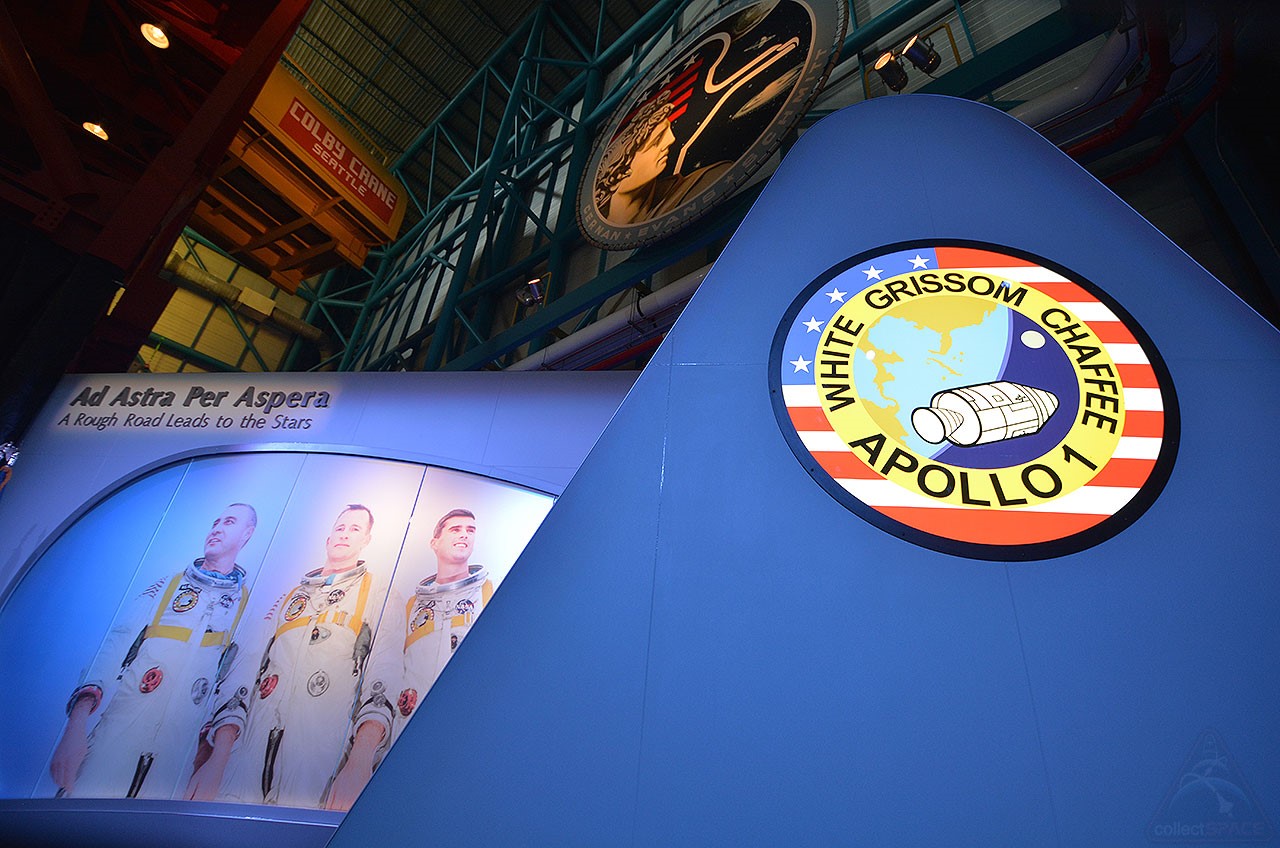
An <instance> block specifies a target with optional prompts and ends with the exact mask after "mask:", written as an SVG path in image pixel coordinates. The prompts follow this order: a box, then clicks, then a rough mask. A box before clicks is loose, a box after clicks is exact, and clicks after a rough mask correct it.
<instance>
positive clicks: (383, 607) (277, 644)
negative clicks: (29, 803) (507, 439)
mask: <svg viewBox="0 0 1280 848" xmlns="http://www.w3.org/2000/svg"><path fill="white" fill-rule="evenodd" d="M552 502H553V498H552V497H551V496H549V495H546V494H543V493H541V492H537V491H533V490H529V489H525V488H521V487H519V486H514V485H510V484H507V483H503V482H500V481H497V480H493V479H490V478H487V477H483V476H480V475H476V474H470V473H466V472H461V471H455V470H450V469H444V468H438V467H431V466H424V465H421V464H417V463H411V462H401V461H394V460H384V459H370V458H365V457H357V456H344V455H331V454H303V453H274V452H267V453H244V454H233V455H220V456H211V457H206V458H199V459H194V460H190V461H186V462H182V463H179V464H176V465H172V466H168V467H166V468H163V469H160V470H158V471H155V472H152V473H151V474H148V475H146V476H144V477H142V478H140V479H138V480H135V481H133V482H132V483H130V484H129V485H127V486H124V487H122V488H121V489H119V490H118V491H116V492H115V493H113V494H112V495H111V496H110V497H108V498H106V499H105V500H103V501H102V502H101V503H99V504H98V505H96V506H95V507H94V508H93V509H91V510H90V511H88V512H87V513H86V514H84V515H83V516H82V517H81V518H80V519H79V520H78V521H77V522H76V523H75V524H74V525H72V526H71V527H70V528H68V529H67V530H66V531H65V532H64V533H63V534H62V535H61V536H60V537H59V538H58V539H57V540H56V541H55V542H54V543H53V544H52V545H51V546H50V547H49V548H48V549H47V550H46V551H45V553H44V554H43V555H42V556H41V558H40V559H39V560H38V561H37V562H36V563H34V565H33V566H32V568H31V569H30V571H29V572H28V573H27V576H26V577H25V578H24V580H23V582H22V584H21V585H20V586H19V587H18V589H17V591H15V593H14V595H13V596H12V597H11V598H10V600H9V603H8V604H7V605H6V606H7V609H6V619H7V622H6V624H7V627H9V628H15V629H16V630H18V631H19V632H35V631H36V630H40V631H42V632H48V633H49V638H50V639H52V640H54V642H53V643H52V644H51V647H50V648H49V649H48V651H49V654H48V658H49V659H53V658H54V656H55V655H56V656H57V657H65V658H68V659H71V660H72V661H70V662H66V661H62V660H59V661H56V662H50V663H47V664H42V663H41V657H40V656H38V655H37V653H35V652H31V651H25V652H17V651H15V652H12V655H11V658H15V657H16V664H17V667H14V664H13V663H11V664H10V667H9V668H8V672H9V673H10V674H11V675H17V676H18V677H20V678H21V679H23V680H27V681H30V682H32V683H33V684H34V685H32V686H28V687H27V690H26V691H27V693H28V696H29V697H30V698H31V701H30V703H29V711H28V714H29V715H30V716H31V722H30V726H29V727H28V728H27V732H26V733H24V734H22V737H23V738H22V739H21V740H18V745H17V746H16V750H15V751H13V752H11V756H7V757H6V759H7V760H8V762H7V764H6V766H5V774H4V781H3V785H4V790H5V794H7V795H9V796H10V797H50V796H57V797H66V798H126V799H127V798H150V799H173V800H189V801H219V802H234V803H242V804H270V805H280V806H288V807H302V808H311V809H330V810H345V809H348V808H349V807H350V806H351V804H352V802H353V801H354V800H355V798H356V797H357V796H358V794H359V793H360V790H361V789H362V788H363V787H364V785H365V783H366V782H367V781H368V780H369V778H370V776H371V775H372V773H373V771H374V770H375V769H376V768H377V766H378V764H379V763H380V762H381V760H382V758H383V757H384V756H385V754H386V752H387V751H388V750H389V748H390V747H391V745H392V744H393V743H394V741H395V740H396V738H398V736H399V735H400V733H401V732H403V730H404V728H405V725H406V724H407V722H408V721H409V720H410V719H411V718H412V717H413V715H414V714H415V713H416V712H417V711H418V710H419V709H421V706H422V703H423V701H424V700H425V698H426V696H427V694H428V692H429V691H430V689H431V687H432V685H433V684H434V682H435V680H436V678H437V677H438V676H439V674H440V672H441V670H442V669H443V668H444V666H445V665H446V664H447V663H448V662H449V660H450V659H451V658H452V656H453V655H454V653H455V652H456V650H457V649H458V646H459V644H460V643H461V642H462V640H463V639H464V638H465V637H466V635H467V633H468V632H469V631H470V628H471V627H472V625H473V624H474V623H475V621H476V620H477V618H478V617H479V615H480V614H481V613H482V612H483V611H484V608H485V605H486V604H487V603H488V602H489V600H490V598H491V597H492V595H493V592H494V591H495V590H496V589H497V588H498V586H499V585H500V584H501V582H502V580H503V578H504V577H506V575H507V573H508V572H509V570H510V569H511V567H512V565H513V564H514V562H515V560H516V558H517V557H518V556H519V554H520V551H521V550H522V549H523V548H524V546H525V544H526V543H527V542H528V540H529V538H530V537H531V536H532V535H533V533H534V531H535V530H536V529H537V527H538V525H539V524H540V523H541V521H542V519H543V518H544V517H545V515H546V513H547V511H548V510H549V509H550V507H551V505H552Z"/></svg>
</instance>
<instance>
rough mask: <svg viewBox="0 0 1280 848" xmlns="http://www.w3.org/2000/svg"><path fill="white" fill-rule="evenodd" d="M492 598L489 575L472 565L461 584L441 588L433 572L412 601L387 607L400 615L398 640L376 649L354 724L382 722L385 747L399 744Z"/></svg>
mask: <svg viewBox="0 0 1280 848" xmlns="http://www.w3.org/2000/svg"><path fill="white" fill-rule="evenodd" d="M492 596H493V582H492V581H491V580H489V573H488V571H487V570H486V569H485V568H484V566H482V565H472V566H468V568H467V576H466V577H464V578H462V579H461V580H456V581H454V582H452V583H443V584H440V583H437V582H436V576H435V575H434V574H433V575H432V576H430V577H428V578H427V579H425V580H423V581H422V582H421V583H419V584H418V586H417V587H416V588H415V590H414V593H413V595H412V596H411V597H410V598H409V599H408V600H407V601H405V600H397V599H395V598H393V599H392V601H391V603H389V604H388V606H387V609H388V610H389V611H394V612H395V613H396V614H397V618H398V625H399V632H398V633H396V634H395V635H396V636H397V637H398V638H383V639H380V640H379V643H378V645H377V646H376V649H375V652H374V659H373V661H372V662H371V664H370V666H369V673H368V674H367V675H366V677H365V683H364V685H363V687H362V692H363V694H362V696H361V705H360V711H359V714H358V715H357V716H356V721H355V726H356V727H359V726H360V725H361V724H363V723H364V722H365V721H377V722H378V723H379V724H381V725H382V726H383V728H384V730H386V731H387V733H386V735H385V736H384V744H383V746H382V747H383V748H385V747H386V746H387V745H389V744H390V743H391V742H394V741H395V739H396V738H397V737H399V735H400V733H401V731H403V730H404V726H405V723H406V722H407V721H408V720H409V719H410V718H411V717H412V716H413V713H414V711H415V709H416V708H417V706H418V703H419V702H420V700H421V699H422V698H423V697H424V696H425V695H426V694H427V692H428V690H430V689H431V687H432V685H433V684H434V683H435V682H436V678H438V677H439V676H440V672H441V671H443V670H444V667H445V664H446V663H448V662H449V659H450V658H451V657H452V656H453V652H454V651H455V650H457V648H458V645H459V644H460V643H461V642H462V640H463V638H465V637H466V635H467V633H468V632H469V631H470V630H471V625H472V623H473V622H474V621H475V618H476V616H478V615H479V614H480V611H481V610H482V609H483V608H484V606H485V604H487V603H488V602H489V598H490V597H492ZM392 604H394V606H392ZM389 614H390V613H389ZM392 620H395V619H392ZM384 632H386V635H387V636H390V635H391V631H390V629H389V628H384Z"/></svg>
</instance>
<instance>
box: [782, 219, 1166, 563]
mask: <svg viewBox="0 0 1280 848" xmlns="http://www.w3.org/2000/svg"><path fill="white" fill-rule="evenodd" d="M770 381H771V387H772V389H773V393H774V408H775V410H776V412H777V414H778V418H779V423H780V425H781V426H782V429H783V432H784V434H785V435H786V436H787V439H788V441H789V443H790V444H791V447H792V449H793V451H794V452H795V453H796V456H797V457H798V458H799V459H800V461H801V462H802V463H803V464H804V465H805V467H806V468H807V469H808V470H809V472H810V474H812V475H813V477H814V478H815V480H817V481H818V482H819V483H820V484H821V485H822V486H823V487H824V488H825V489H826V490H827V491H828V492H830V493H831V494H832V495H833V496H834V497H835V498H836V499H837V500H838V501H840V502H841V503H843V504H844V505H845V506H847V507H849V508H850V509H851V510H852V511H854V512H856V513H857V514H858V515H860V516H862V517H863V518H865V519H867V520H868V521H870V522H871V523H873V524H875V525H877V526H878V527H881V528H882V529H885V530H887V531H889V532H891V533H894V534H895V535H898V536H900V537H902V538H904V539H907V540H909V541H912V542H914V543H916V544H920V545H923V546H925V547H929V548H933V549H935V550H939V551H944V552H947V553H952V554H958V555H962V556H969V557H973V558H977V559H992V560H1023V559H1036V558H1045V557H1052V556H1060V555H1063V554H1067V553H1072V552H1075V551H1079V550H1082V549H1084V548H1087V547H1090V546H1092V545H1095V544H1097V543H1099V542H1101V541H1103V540H1105V539H1107V538H1110V537H1111V536H1113V535H1115V534H1116V533H1118V532H1119V531H1120V530H1121V529H1123V528H1124V527H1126V526H1128V525H1129V524H1131V523H1132V522H1133V521H1134V520H1135V519H1136V518H1137V517H1138V516H1139V515H1140V514H1141V513H1142V512H1143V511H1144V510H1146V508H1147V507H1148V506H1149V505H1150V504H1151V503H1152V502H1153V501H1154V500H1155V498H1156V496H1157V495H1158V494H1159V492H1160V490H1161V489H1162V488H1163V486H1164V483H1165V481H1166V480H1167V479H1168V476H1169V472H1170V470H1171V468H1172V464H1173V459H1174V455H1175V453H1176V450H1177V441H1178V408H1177V402H1176V398H1175V396H1174V392H1173V384H1172V382H1171V380H1170V378H1169V375H1168V371H1167V370H1166V369H1165V367H1164V364H1163V362H1162V361H1161V360H1160V358H1159V355H1158V353H1157V352H1156V350H1155V348H1154V346H1153V345H1152V344H1151V342H1150V340H1149V339H1148V338H1147V336H1146V334H1145V333H1144V332H1143V331H1142V329H1141V328H1140V327H1139V326H1138V325H1137V323H1136V322H1135V321H1134V320H1133V318H1131V317H1130V316H1129V315H1128V314H1127V313H1126V312H1125V311H1124V310H1123V309H1122V308H1121V307H1120V306H1119V305H1118V304H1117V303H1115V302H1114V301H1112V300H1111V299H1110V298H1109V297H1108V296H1107V295H1105V294H1104V293H1103V292H1101V291H1100V290H1098V289H1097V288H1096V287H1095V286H1093V285H1092V284H1091V283H1089V282H1087V281H1085V280H1083V279H1081V278H1080V277H1079V276H1077V275H1074V274H1072V273H1071V272H1070V271H1068V270H1066V269H1062V268H1057V267H1056V266H1055V267H1049V266H1048V263H1047V262H1045V261H1043V260H1040V259H1036V258H1031V257H1027V256H1025V255H1023V254H1021V253H1016V252H1014V251H1010V250H1006V249H998V248H989V247H986V246H983V247H976V246H972V245H946V244H930V245H927V246H926V245H918V246H915V245H913V246H908V247H906V248H905V249H904V248H896V249H886V250H884V251H881V252H877V253H876V254H872V255H866V256H861V257H856V258H855V259H853V260H850V261H849V262H846V263H842V264H841V265H840V266H837V267H836V268H834V269H832V270H831V271H830V272H828V273H826V274H824V275H823V276H822V277H820V278H819V279H818V280H817V281H815V282H814V283H813V284H812V285H811V286H809V287H808V288H807V289H806V290H805V291H804V292H803V293H802V294H801V295H800V297H799V298H797V299H796V301H795V303H793V304H792V307H791V309H790V310H789V311H788V313H787V316H786V318H785V319H784V321H783V324H782V326H781V327H780V328H779V330H778V333H777V336H776V337H775V340H774V345H773V352H772V359H771V365H770Z"/></svg>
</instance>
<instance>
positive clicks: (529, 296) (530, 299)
mask: <svg viewBox="0 0 1280 848" xmlns="http://www.w3.org/2000/svg"><path fill="white" fill-rule="evenodd" d="M550 276H551V275H550V274H543V275H542V276H541V277H536V278H534V279H532V280H529V281H528V282H527V283H525V284H524V285H523V286H521V287H520V288H518V289H516V300H518V301H520V305H521V306H524V307H525V308H528V307H530V306H535V305H537V304H540V303H542V300H543V298H545V297H546V296H547V293H546V291H545V290H544V289H543V288H542V283H543V281H544V280H546V279H548V278H549V277H550Z"/></svg>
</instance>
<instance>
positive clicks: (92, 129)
mask: <svg viewBox="0 0 1280 848" xmlns="http://www.w3.org/2000/svg"><path fill="white" fill-rule="evenodd" d="M80 126H82V127H84V131H85V132H87V133H89V134H90V135H96V136H97V137H98V138H100V139H102V140H103V141H107V140H108V139H109V136H108V135H107V131H106V130H105V129H104V128H103V126H102V124H95V123H94V122H93V121H85V122H84V123H83V124H81V125H80Z"/></svg>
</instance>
